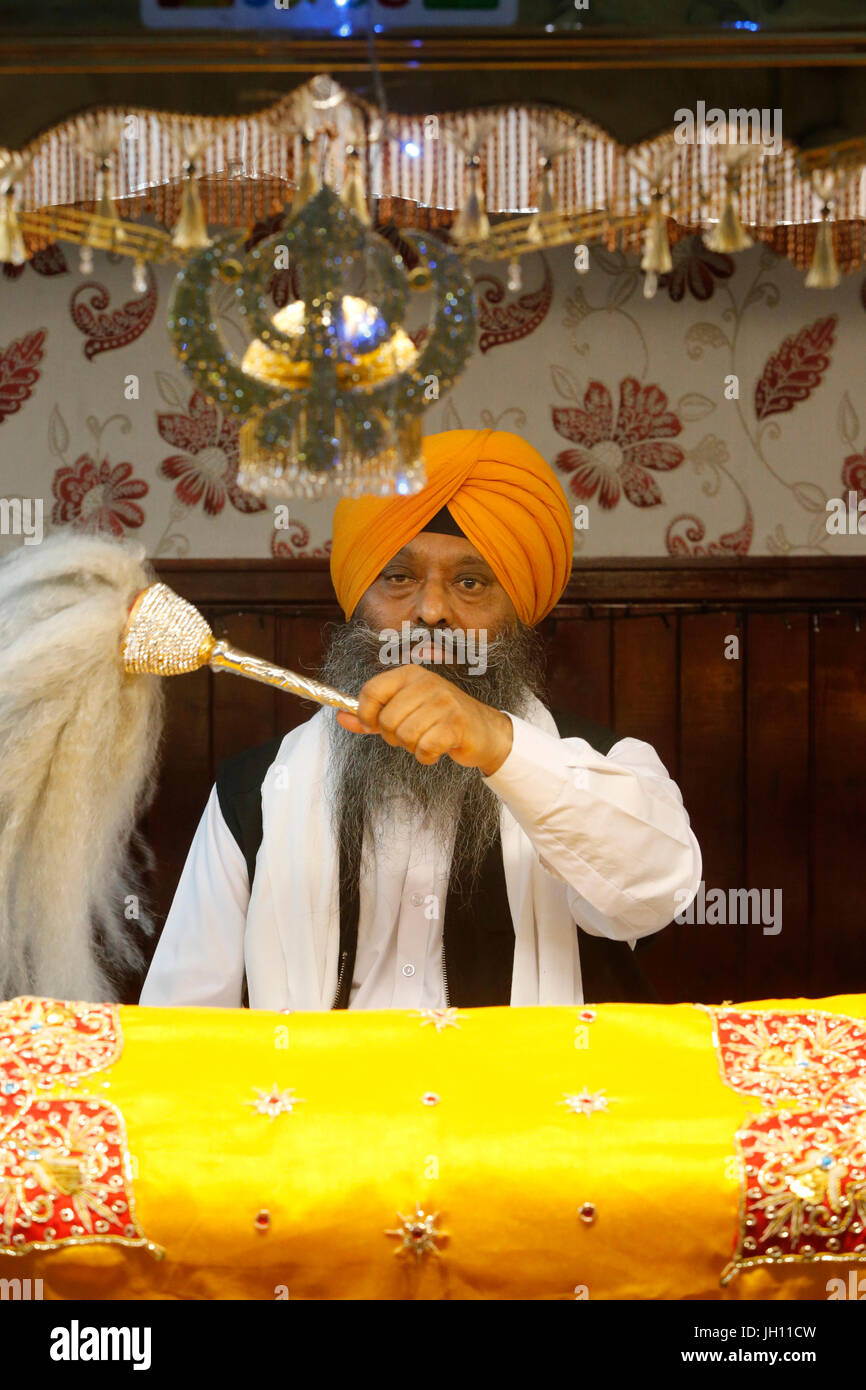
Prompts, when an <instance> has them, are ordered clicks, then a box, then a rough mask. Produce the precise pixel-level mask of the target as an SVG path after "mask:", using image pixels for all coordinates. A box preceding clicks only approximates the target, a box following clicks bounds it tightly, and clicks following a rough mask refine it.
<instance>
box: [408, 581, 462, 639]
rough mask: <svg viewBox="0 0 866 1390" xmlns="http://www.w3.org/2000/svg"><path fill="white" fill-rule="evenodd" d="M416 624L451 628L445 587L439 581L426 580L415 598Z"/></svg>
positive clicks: (450, 612) (449, 606)
mask: <svg viewBox="0 0 866 1390" xmlns="http://www.w3.org/2000/svg"><path fill="white" fill-rule="evenodd" d="M415 613H416V617H415V621H416V622H417V623H418V624H423V625H424V626H425V627H438V626H439V625H440V624H441V625H442V626H444V627H452V626H453V621H452V620H453V617H454V614H453V610H452V607H451V599H450V596H449V593H448V587H447V585H446V584H445V583H444V582H443V581H442V580H439V579H428V580H427V581H426V583H425V584H424V586H423V588H422V589H421V590H420V592H419V593H418V595H417V597H416V610H415Z"/></svg>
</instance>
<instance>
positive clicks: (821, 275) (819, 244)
mask: <svg viewBox="0 0 866 1390" xmlns="http://www.w3.org/2000/svg"><path fill="white" fill-rule="evenodd" d="M849 177H850V175H845V174H839V175H837V174H836V173H834V172H833V171H832V170H830V169H815V170H813V173H812V186H813V187H814V189H815V192H816V193H817V194H818V197H819V198H820V199H821V203H822V206H821V222H820V225H819V227H818V231H817V234H816V236H815V249H814V251H813V253H812V264H811V266H810V267H809V273H808V275H807V276H806V288H807V289H810V290H832V289H835V287H836V285H838V284H839V283H840V281H841V279H842V274H841V272H840V270H839V263H838V261H837V260H836V252H835V249H834V247H833V228H832V226H831V225H830V212H831V202H830V200H831V198H833V197H834V195H835V194H837V193H838V192H839V191H840V189H841V186H842V184H843V182H846V181H847V179H848V178H849Z"/></svg>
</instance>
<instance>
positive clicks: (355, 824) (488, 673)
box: [320, 610, 544, 892]
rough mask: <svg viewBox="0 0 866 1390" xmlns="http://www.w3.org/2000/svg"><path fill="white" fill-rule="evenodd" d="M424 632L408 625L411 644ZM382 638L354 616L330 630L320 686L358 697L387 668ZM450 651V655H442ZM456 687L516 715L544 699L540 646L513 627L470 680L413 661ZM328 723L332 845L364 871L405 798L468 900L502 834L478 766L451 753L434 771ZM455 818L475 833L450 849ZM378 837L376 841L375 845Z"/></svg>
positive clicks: (467, 674)
mask: <svg viewBox="0 0 866 1390" xmlns="http://www.w3.org/2000/svg"><path fill="white" fill-rule="evenodd" d="M422 632H423V633H428V634H430V633H431V629H430V628H425V627H423V625H419V626H418V627H413V644H414V641H415V640H416V639H417V634H419V633H422ZM381 648H382V644H381V643H380V641H379V636H378V630H376V629H374V628H371V627H369V626H368V624H367V622H366V621H365V619H364V618H363V616H361V615H360V614H358V613H357V610H356V616H354V617H353V618H352V619H351V621H350V622H348V623H345V624H344V625H342V626H339V627H336V628H335V630H334V633H333V635H332V637H331V639H330V642H329V644H328V649H327V653H326V655H325V659H324V663H323V665H322V668H321V673H320V674H321V679H322V680H324V681H327V683H328V684H329V685H332V686H335V687H336V688H337V689H338V690H341V691H342V692H343V693H344V694H346V695H357V694H358V693H359V691H360V689H361V687H362V686H363V685H364V684H365V683H366V682H367V681H368V680H370V678H371V677H372V676H376V675H380V674H381V673H382V672H383V671H386V670H387V669H388V667H387V666H386V665H383V664H382V663H381V662H380V660H379V655H380V651H381ZM446 650H447V649H446ZM419 664H420V665H423V666H424V667H425V669H427V670H432V671H434V672H435V673H436V674H438V675H441V676H443V677H444V678H445V679H446V680H450V681H452V682H453V683H454V684H455V685H456V686H457V687H458V688H459V689H460V690H464V691H465V692H466V693H467V694H468V695H472V696H473V697H474V698H475V699H476V700H480V701H481V702H482V704H486V705H490V706H492V707H493V708H494V709H502V710H507V711H508V712H509V713H511V714H515V715H517V716H518V718H519V717H521V716H523V715H525V714H526V712H527V710H528V709H529V708H530V705H531V700H532V696H536V697H539V698H543V688H544V647H543V643H542V640H541V638H540V636H539V635H538V633H537V632H536V631H535V630H534V629H533V628H531V627H527V626H526V624H525V623H521V622H517V623H516V624H515V625H514V626H512V627H509V628H506V629H504V630H503V631H502V632H501V633H500V634H499V635H498V636H497V637H496V638H491V639H490V640H489V641H488V643H487V669H486V670H485V671H484V672H481V673H479V674H477V675H474V674H471V668H470V667H469V666H468V665H461V664H457V663H452V662H441V663H434V662H432V661H425V662H421V663H419ZM327 718H328V799H329V803H330V809H331V816H332V824H333V829H334V835H335V837H336V841H337V843H338V845H339V847H340V849H341V850H342V851H343V853H344V854H345V855H346V857H347V862H349V863H356V864H360V863H361V854H362V851H363V850H365V849H366V851H367V852H368V853H370V852H371V851H372V847H373V846H374V845H375V844H376V843H377V842H378V843H380V844H381V843H382V841H383V840H385V839H386V838H387V837H388V835H389V834H393V823H394V822H393V816H394V811H395V805H394V799H395V798H404V799H405V804H406V805H405V809H407V810H408V812H409V814H416V815H417V814H418V813H419V812H421V813H423V816H424V825H425V827H426V828H428V829H429V830H430V831H432V833H433V836H434V840H435V843H436V844H437V845H438V846H440V847H441V848H442V849H443V850H444V851H445V852H446V853H447V852H449V851H450V850H451V847H452V844H453V845H454V850H453V855H452V858H451V873H450V878H449V887H450V888H451V889H452V890H453V891H457V890H458V889H459V890H460V891H463V892H465V891H466V890H467V889H468V887H469V885H470V884H472V883H474V882H475V881H476V879H477V877H478V874H479V871H480V869H481V866H482V864H483V862H484V857H485V855H486V853H487V850H488V849H489V847H490V845H491V844H492V842H493V841H494V840H495V839H496V837H497V836H498V834H499V818H500V807H501V804H502V803H501V801H500V799H499V797H498V796H497V795H496V793H495V792H494V791H492V790H491V788H490V787H486V786H485V785H484V783H483V781H482V780H481V778H482V774H481V771H480V769H479V768H477V767H461V765H460V764H459V763H456V762H455V761H454V760H453V758H450V757H449V756H448V754H447V753H444V754H443V755H442V756H441V757H440V758H439V760H438V762H436V763H431V764H424V763H419V762H418V760H417V759H416V758H415V756H414V754H412V753H410V752H409V750H408V749H407V748H399V747H392V745H391V744H390V743H386V742H385V740H384V739H383V738H381V737H380V736H379V735H378V734H356V733H352V732H351V731H350V730H348V729H344V728H343V727H342V725H340V724H338V723H337V719H336V711H335V710H333V709H330V708H328V709H327ZM461 812H463V815H464V825H465V826H467V827H471V831H470V833H468V834H461V835H460V837H459V843H454V837H455V831H456V828H457V824H458V820H459V818H460V815H461ZM377 835H378V841H377Z"/></svg>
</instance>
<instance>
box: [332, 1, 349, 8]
mask: <svg viewBox="0 0 866 1390" xmlns="http://www.w3.org/2000/svg"><path fill="white" fill-rule="evenodd" d="M348 3H349V0H334V4H335V5H336V6H337V9H338V10H344V9H345V8H346V6H347V5H348Z"/></svg>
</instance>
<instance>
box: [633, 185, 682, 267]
mask: <svg viewBox="0 0 866 1390" xmlns="http://www.w3.org/2000/svg"><path fill="white" fill-rule="evenodd" d="M663 202H664V194H663V193H662V191H661V189H659V188H655V189H653V195H652V205H651V208H650V215H649V221H648V223H647V229H646V234H645V236H644V250H643V256H642V258H641V263H640V268H641V270H645V271H647V272H648V273H650V274H654V275H666V274H667V273H668V271H669V270H673V266H674V263H673V259H672V257H671V247H670V242H669V241H668V222H667V218H666V217H665V214H664V212H663V210H662V203H663Z"/></svg>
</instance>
